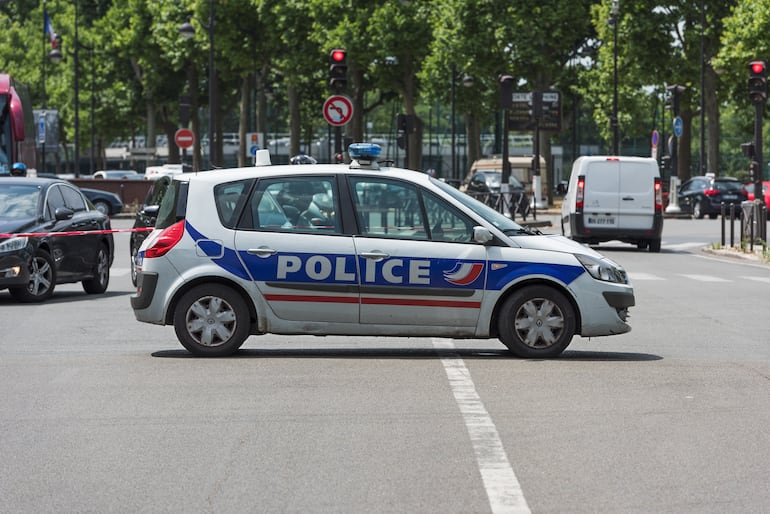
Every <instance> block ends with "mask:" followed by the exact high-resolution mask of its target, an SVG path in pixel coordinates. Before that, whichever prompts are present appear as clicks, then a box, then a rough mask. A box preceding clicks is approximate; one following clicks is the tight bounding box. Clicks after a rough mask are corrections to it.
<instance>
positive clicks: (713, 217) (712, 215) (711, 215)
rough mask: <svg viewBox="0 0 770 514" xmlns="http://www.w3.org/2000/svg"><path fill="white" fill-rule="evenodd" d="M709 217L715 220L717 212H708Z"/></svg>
mask: <svg viewBox="0 0 770 514" xmlns="http://www.w3.org/2000/svg"><path fill="white" fill-rule="evenodd" d="M709 219H710V220H715V219H717V213H715V212H712V213H711V214H709Z"/></svg>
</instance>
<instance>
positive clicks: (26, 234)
mask: <svg viewBox="0 0 770 514" xmlns="http://www.w3.org/2000/svg"><path fill="white" fill-rule="evenodd" d="M151 230H155V229H153V228H152V227H150V228H112V229H109V230H70V231H67V232H18V233H16V234H0V238H4V237H51V236H92V235H100V234H114V233H115V232H150V231H151Z"/></svg>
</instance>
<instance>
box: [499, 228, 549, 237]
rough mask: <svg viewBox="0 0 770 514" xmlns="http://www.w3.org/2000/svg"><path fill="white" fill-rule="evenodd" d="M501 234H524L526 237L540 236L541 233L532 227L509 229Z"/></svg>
mask: <svg viewBox="0 0 770 514" xmlns="http://www.w3.org/2000/svg"><path fill="white" fill-rule="evenodd" d="M503 232H504V233H505V234H506V235H521V234H526V235H528V236H542V235H543V233H542V232H540V231H539V230H538V229H536V228H534V227H519V228H509V229H506V230H503Z"/></svg>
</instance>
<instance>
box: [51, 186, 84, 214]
mask: <svg viewBox="0 0 770 514" xmlns="http://www.w3.org/2000/svg"><path fill="white" fill-rule="evenodd" d="M58 188H59V189H60V190H61V194H62V196H63V197H64V206H65V207H67V208H68V209H72V211H74V212H85V211H87V210H88V204H87V203H86V200H85V197H84V196H83V195H82V194H81V193H80V191H78V190H77V189H75V188H74V187H70V186H67V185H61V186H58Z"/></svg>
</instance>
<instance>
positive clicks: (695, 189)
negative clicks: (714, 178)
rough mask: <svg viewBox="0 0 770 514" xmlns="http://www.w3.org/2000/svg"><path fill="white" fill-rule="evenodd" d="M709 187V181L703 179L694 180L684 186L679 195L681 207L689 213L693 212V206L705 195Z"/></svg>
mask: <svg viewBox="0 0 770 514" xmlns="http://www.w3.org/2000/svg"><path fill="white" fill-rule="evenodd" d="M707 185H708V182H707V180H706V179H703V178H692V179H690V180H688V181H686V182H685V183H684V184H682V187H681V188H680V189H679V193H678V197H679V207H680V208H681V209H683V210H685V211H687V212H692V207H693V205H695V202H696V201H698V200H699V199H700V197H701V196H702V195H703V191H705V190H706V187H707Z"/></svg>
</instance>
